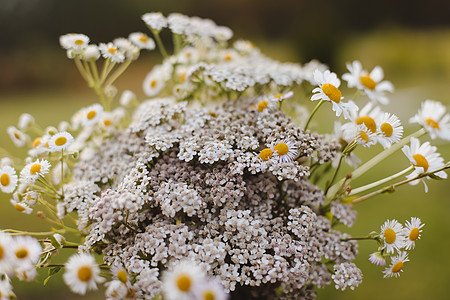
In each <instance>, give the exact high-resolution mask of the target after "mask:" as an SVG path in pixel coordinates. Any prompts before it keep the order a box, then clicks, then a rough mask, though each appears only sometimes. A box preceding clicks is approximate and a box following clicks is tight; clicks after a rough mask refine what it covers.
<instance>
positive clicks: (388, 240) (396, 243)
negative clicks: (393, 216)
mask: <svg viewBox="0 0 450 300" xmlns="http://www.w3.org/2000/svg"><path fill="white" fill-rule="evenodd" d="M380 237H381V238H382V239H383V241H384V248H385V249H386V252H387V253H394V250H397V251H400V249H402V248H403V247H405V238H406V236H405V233H404V231H403V226H402V224H400V223H399V222H397V220H387V221H386V222H385V223H384V224H383V226H381V233H380Z"/></svg>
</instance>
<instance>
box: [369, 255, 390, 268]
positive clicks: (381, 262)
mask: <svg viewBox="0 0 450 300" xmlns="http://www.w3.org/2000/svg"><path fill="white" fill-rule="evenodd" d="M369 261H370V262H371V263H373V264H374V265H377V266H385V265H386V259H385V258H384V256H383V255H382V254H381V252H374V253H372V254H370V256H369Z"/></svg>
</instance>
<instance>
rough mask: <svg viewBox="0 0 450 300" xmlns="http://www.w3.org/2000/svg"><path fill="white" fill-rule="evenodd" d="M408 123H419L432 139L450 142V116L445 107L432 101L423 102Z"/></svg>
mask: <svg viewBox="0 0 450 300" xmlns="http://www.w3.org/2000/svg"><path fill="white" fill-rule="evenodd" d="M410 122H413V123H419V124H420V125H422V126H423V127H424V128H425V129H426V130H427V131H428V133H429V134H430V137H431V138H432V139H435V138H437V137H438V138H441V139H444V140H450V114H448V113H447V109H446V107H445V106H444V105H443V104H442V103H440V102H438V101H434V100H425V101H424V102H423V103H422V106H421V108H420V110H419V111H418V112H417V114H416V115H415V116H414V117H412V118H411V119H410Z"/></svg>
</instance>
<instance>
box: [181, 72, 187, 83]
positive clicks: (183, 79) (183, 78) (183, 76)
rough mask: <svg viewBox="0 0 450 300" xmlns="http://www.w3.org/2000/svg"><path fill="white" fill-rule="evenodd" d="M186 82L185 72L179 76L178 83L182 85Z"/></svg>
mask: <svg viewBox="0 0 450 300" xmlns="http://www.w3.org/2000/svg"><path fill="white" fill-rule="evenodd" d="M185 80H186V72H184V73H182V74H181V75H180V82H181V83H183V82H184V81H185Z"/></svg>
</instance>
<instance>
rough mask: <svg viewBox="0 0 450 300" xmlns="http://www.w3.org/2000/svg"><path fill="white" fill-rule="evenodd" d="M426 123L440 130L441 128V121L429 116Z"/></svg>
mask: <svg viewBox="0 0 450 300" xmlns="http://www.w3.org/2000/svg"><path fill="white" fill-rule="evenodd" d="M425 123H427V125H428V126H430V127H433V128H434V129H438V130H439V129H441V128H440V127H439V123H438V122H436V121H435V120H433V119H430V118H428V119H426V120H425Z"/></svg>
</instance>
